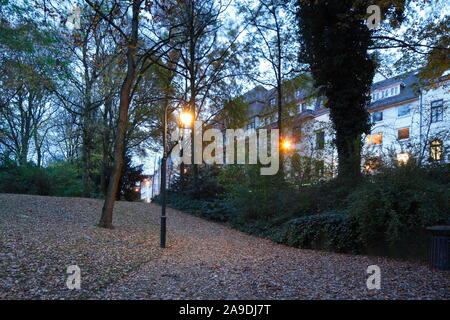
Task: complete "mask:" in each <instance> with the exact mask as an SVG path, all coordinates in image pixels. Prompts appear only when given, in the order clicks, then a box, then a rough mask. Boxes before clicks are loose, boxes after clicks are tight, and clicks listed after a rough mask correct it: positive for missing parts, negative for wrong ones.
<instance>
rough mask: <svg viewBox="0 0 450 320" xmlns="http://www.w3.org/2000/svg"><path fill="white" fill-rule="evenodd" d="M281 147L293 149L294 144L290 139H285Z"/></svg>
mask: <svg viewBox="0 0 450 320" xmlns="http://www.w3.org/2000/svg"><path fill="white" fill-rule="evenodd" d="M281 148H282V149H283V150H291V149H292V144H291V142H290V141H289V140H283V142H282V143H281Z"/></svg>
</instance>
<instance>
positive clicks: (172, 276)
mask: <svg viewBox="0 0 450 320" xmlns="http://www.w3.org/2000/svg"><path fill="white" fill-rule="evenodd" d="M102 204H103V202H102V201H101V200H96V199H83V198H58V197H42V196H29V195H13V194H0V299H444V300H448V299H450V277H449V275H448V273H445V272H438V271H431V270H429V269H428V267H427V266H426V265H425V264H424V263H420V262H412V261H398V260H393V259H388V258H383V257H371V256H362V255H349V254H336V253H331V252H324V251H314V250H305V249H297V248H291V247H287V246H284V245H279V244H276V243H273V242H271V241H269V240H265V239H260V238H256V237H253V236H249V235H246V234H244V233H241V232H239V231H236V230H233V229H231V228H229V227H227V226H224V225H220V224H217V223H213V222H209V221H205V220H202V219H200V218H197V217H193V216H191V215H188V214H185V213H183V212H179V211H176V210H171V209H169V210H168V235H169V237H168V245H169V246H168V248H166V249H160V248H159V214H160V207H158V206H157V205H154V204H147V203H138V202H122V201H119V202H117V205H116V208H115V212H114V225H115V229H114V230H106V229H101V228H98V227H96V226H95V224H96V222H97V221H98V219H99V214H100V212H101V208H102ZM74 264H75V265H78V266H79V267H80V269H81V290H69V289H67V287H66V279H67V276H68V275H67V273H66V271H67V267H68V266H69V265H74ZM369 265H378V266H379V267H380V269H381V289H380V290H369V289H367V286H366V280H367V277H368V276H369V275H368V274H367V273H366V270H367V267H368V266H369Z"/></svg>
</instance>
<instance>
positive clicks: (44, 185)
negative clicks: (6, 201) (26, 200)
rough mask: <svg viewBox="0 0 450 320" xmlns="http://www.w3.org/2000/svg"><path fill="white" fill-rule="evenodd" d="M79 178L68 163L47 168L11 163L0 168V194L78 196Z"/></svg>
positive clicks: (79, 192)
mask: <svg viewBox="0 0 450 320" xmlns="http://www.w3.org/2000/svg"><path fill="white" fill-rule="evenodd" d="M81 190H82V184H81V178H80V177H79V175H78V170H77V169H76V167H75V166H74V165H72V164H69V163H63V162H61V163H54V164H52V165H50V166H49V167H48V168H42V167H37V166H35V165H33V164H26V165H22V166H18V165H16V164H15V163H13V162H9V163H6V164H4V165H3V166H2V167H1V168H0V192H3V193H19V194H36V195H42V196H49V195H50V196H80V195H81Z"/></svg>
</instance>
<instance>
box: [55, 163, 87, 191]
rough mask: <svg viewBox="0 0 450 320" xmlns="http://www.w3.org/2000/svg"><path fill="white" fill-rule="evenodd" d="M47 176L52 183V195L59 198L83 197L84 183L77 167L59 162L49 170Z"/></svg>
mask: <svg viewBox="0 0 450 320" xmlns="http://www.w3.org/2000/svg"><path fill="white" fill-rule="evenodd" d="M46 172H47V176H48V178H49V181H51V188H50V194H51V195H52V196H59V197H81V196H82V194H83V183H82V180H81V176H79V173H78V169H77V167H76V166H75V165H73V164H70V163H66V162H57V163H54V164H52V165H50V166H49V167H48V168H47V169H46Z"/></svg>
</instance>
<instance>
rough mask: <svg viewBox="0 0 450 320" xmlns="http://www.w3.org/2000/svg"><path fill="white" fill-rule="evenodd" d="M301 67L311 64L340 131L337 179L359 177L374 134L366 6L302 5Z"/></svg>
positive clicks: (345, 0)
mask: <svg viewBox="0 0 450 320" xmlns="http://www.w3.org/2000/svg"><path fill="white" fill-rule="evenodd" d="M297 7H298V10H297V17H298V23H299V28H300V29H299V34H300V40H301V44H302V45H301V48H302V49H301V52H300V55H299V57H300V61H301V62H303V63H307V64H309V66H310V68H311V72H312V75H313V78H314V81H315V85H316V86H317V87H318V88H319V90H320V93H321V94H322V95H324V96H326V97H327V99H328V100H327V102H326V107H327V108H329V109H330V118H331V120H332V122H333V128H334V130H335V131H336V139H335V142H336V147H337V151H338V156H339V168H338V170H339V177H340V178H345V179H346V180H347V181H348V182H349V183H352V182H354V181H355V177H357V176H359V174H360V153H361V134H363V133H368V132H369V131H370V124H369V118H368V113H367V111H366V108H365V107H366V105H367V103H368V99H369V95H368V93H369V91H370V87H371V84H372V79H373V76H374V70H375V63H374V61H373V60H372V58H371V57H370V55H369V54H368V48H369V46H371V45H372V40H371V31H370V30H369V29H368V28H367V26H366V24H365V21H364V19H363V17H364V15H365V13H366V9H367V3H366V1H361V2H355V1H354V0H341V1H327V0H317V1H298V6H297Z"/></svg>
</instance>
